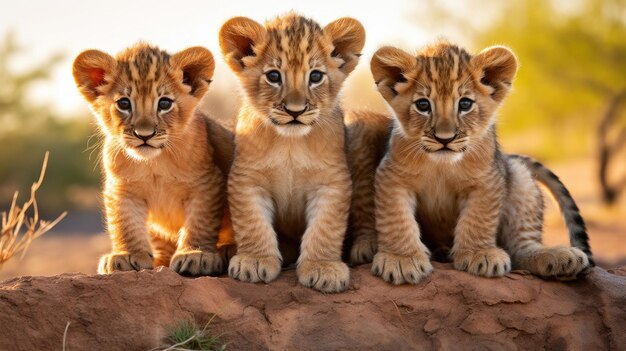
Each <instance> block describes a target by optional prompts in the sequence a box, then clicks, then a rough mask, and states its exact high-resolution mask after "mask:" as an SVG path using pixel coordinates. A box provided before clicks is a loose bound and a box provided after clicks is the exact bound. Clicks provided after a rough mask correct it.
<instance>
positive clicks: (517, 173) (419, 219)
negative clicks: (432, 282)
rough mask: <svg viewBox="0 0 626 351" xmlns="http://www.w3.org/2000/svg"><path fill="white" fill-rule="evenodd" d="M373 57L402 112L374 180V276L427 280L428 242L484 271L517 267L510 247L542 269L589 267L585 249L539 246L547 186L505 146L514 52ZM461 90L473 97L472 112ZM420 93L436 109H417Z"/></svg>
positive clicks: (571, 272) (442, 46)
mask: <svg viewBox="0 0 626 351" xmlns="http://www.w3.org/2000/svg"><path fill="white" fill-rule="evenodd" d="M371 65H372V66H371V67H372V73H373V75H374V79H375V81H376V82H377V87H378V90H379V91H380V93H381V94H382V95H383V97H384V98H385V99H386V100H387V102H388V103H389V104H390V106H391V107H392V108H393V111H394V115H395V116H394V117H395V124H394V127H393V131H392V133H391V140H390V143H389V149H388V152H387V154H386V156H385V157H384V159H383V161H382V163H381V165H380V167H379V168H378V170H377V175H376V181H375V189H376V228H377V230H378V235H379V237H378V253H377V254H376V255H375V257H374V260H373V266H372V271H373V272H374V274H376V275H379V276H382V277H383V279H385V280H387V281H389V282H393V283H395V284H400V283H404V282H408V283H416V282H418V281H420V280H421V279H422V278H423V277H425V276H426V275H427V274H429V273H430V272H431V271H432V265H431V263H430V260H429V250H428V248H427V247H430V248H435V249H436V250H437V251H438V253H444V254H447V253H448V252H449V253H450V256H451V258H452V260H453V263H454V267H455V268H457V269H459V270H465V271H467V272H470V273H472V274H477V275H482V276H487V277H492V276H501V275H503V274H504V273H506V272H508V271H509V270H510V268H511V259H510V258H509V254H510V255H511V258H512V259H513V266H514V267H516V268H520V269H528V270H530V271H531V272H533V273H535V274H538V275H540V276H543V277H563V276H575V275H576V274H578V273H580V272H581V271H583V270H584V269H585V268H586V267H587V265H588V259H587V256H586V255H585V254H584V253H583V252H582V251H581V250H579V249H578V248H571V247H567V248H546V247H544V246H543V245H542V244H541V230H542V222H543V202H542V201H543V200H542V195H541V192H540V191H539V189H538V187H537V184H536V183H535V181H534V179H533V177H532V175H531V173H530V171H529V170H528V168H527V167H526V166H525V165H524V163H523V162H522V161H519V160H515V159H509V158H507V157H505V156H503V155H502V154H501V153H500V151H499V148H498V144H497V139H496V134H495V117H494V115H495V112H496V109H497V107H498V106H499V105H500V104H501V103H502V101H503V99H504V97H505V96H506V94H507V92H508V91H509V89H510V85H511V81H512V80H513V77H514V75H515V72H516V68H517V61H516V59H515V56H514V55H513V53H511V52H510V51H509V50H508V49H506V48H503V47H493V48H489V49H486V50H484V51H483V52H481V53H480V54H478V55H476V56H471V55H469V54H468V53H467V52H466V51H465V50H463V49H461V48H459V47H456V46H454V45H450V44H447V43H439V44H437V45H434V46H432V47H429V48H427V49H425V50H423V51H421V52H419V53H418V55H417V57H414V56H412V55H409V54H407V53H405V52H403V51H401V50H399V49H395V48H391V47H385V48H382V49H380V50H378V51H377V52H376V54H375V55H374V57H373V58H372V64H371ZM463 97H465V98H469V99H471V100H472V101H473V104H472V105H471V109H469V110H468V111H465V112H464V111H461V108H460V107H459V106H460V105H459V104H460V101H461V99H462V98H463ZM421 99H428V101H429V103H430V106H431V107H430V108H431V109H430V111H426V112H424V111H422V112H420V111H419V110H418V104H417V102H419V101H421ZM446 145H447V150H446V149H445V146H446ZM498 244H499V245H498ZM499 246H500V247H499ZM501 247H502V248H504V249H506V252H505V251H504V250H503V249H502V248H501ZM507 252H508V253H507Z"/></svg>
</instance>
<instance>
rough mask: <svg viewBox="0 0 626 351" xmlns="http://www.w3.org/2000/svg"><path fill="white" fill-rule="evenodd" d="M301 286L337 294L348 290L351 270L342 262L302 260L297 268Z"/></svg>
mask: <svg viewBox="0 0 626 351" xmlns="http://www.w3.org/2000/svg"><path fill="white" fill-rule="evenodd" d="M296 273H297V275H298V281H300V284H302V285H304V286H306V287H309V288H313V289H315V290H319V291H321V292H325V293H336V292H341V291H344V290H346V289H347V288H348V282H349V280H350V270H349V269H348V265H346V264H345V263H343V262H341V261H314V260H302V261H301V262H300V263H299V264H298V267H297V268H296Z"/></svg>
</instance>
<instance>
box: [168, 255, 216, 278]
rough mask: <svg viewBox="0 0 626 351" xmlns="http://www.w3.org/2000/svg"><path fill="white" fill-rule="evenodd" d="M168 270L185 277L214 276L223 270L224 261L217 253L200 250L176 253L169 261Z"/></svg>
mask: <svg viewBox="0 0 626 351" xmlns="http://www.w3.org/2000/svg"><path fill="white" fill-rule="evenodd" d="M170 268H171V269H172V270H173V271H174V272H176V273H178V274H180V275H186V276H194V277H197V276H201V275H216V274H221V273H222V272H223V270H224V260H223V259H222V256H221V255H220V254H218V253H217V252H209V251H202V250H186V251H178V252H176V253H175V254H174V256H173V257H172V260H171V261H170Z"/></svg>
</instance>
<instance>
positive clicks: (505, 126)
mask: <svg viewBox="0 0 626 351" xmlns="http://www.w3.org/2000/svg"><path fill="white" fill-rule="evenodd" d="M456 5H457V4H455V6H451V5H450V4H447V6H442V5H441V4H440V3H439V2H434V1H433V2H430V3H429V6H428V8H432V9H434V10H433V13H434V14H436V16H435V18H436V19H434V20H433V19H431V20H430V21H429V22H428V23H429V25H436V24H439V26H442V23H444V24H448V25H449V24H450V23H453V24H455V25H456V26H455V27H456V28H461V33H460V35H457V37H464V38H466V39H467V40H469V41H471V42H472V43H473V44H474V46H475V47H476V48H477V49H482V48H484V47H487V46H490V45H497V44H503V45H507V46H509V47H511V48H512V49H513V50H514V52H515V53H516V54H517V55H518V58H519V61H520V63H521V66H520V70H519V72H518V75H517V77H516V79H515V82H514V83H513V86H514V91H513V93H512V94H511V96H510V97H509V98H508V99H507V102H506V103H505V105H504V106H503V108H502V109H501V111H500V114H501V119H500V132H501V136H502V137H503V138H502V141H503V144H505V147H506V149H507V150H509V151H516V152H524V153H529V154H531V155H534V156H538V157H542V158H555V157H560V158H563V157H580V156H585V155H591V154H593V152H594V149H596V144H599V147H598V149H599V150H597V151H596V152H598V154H599V157H598V163H599V167H598V169H599V171H598V178H599V180H600V181H599V182H600V184H601V186H602V187H603V188H604V190H603V196H604V198H605V199H606V200H610V199H614V198H615V197H616V195H617V193H619V190H618V189H619V188H620V187H623V185H619V184H623V183H624V182H626V180H624V181H622V182H621V183H620V182H619V181H617V182H614V183H613V184H614V185H610V184H609V180H608V178H607V177H608V175H609V174H611V172H610V167H611V165H612V164H613V165H614V164H615V162H617V158H616V157H618V156H617V155H619V152H618V149H619V148H622V147H623V146H624V143H625V141H624V139H625V138H626V129H624V128H625V126H626V108H625V107H626V106H625V105H626V104H625V100H626V97H624V95H625V94H626V0H578V1H567V0H558V1H557V0H553V1H542V0H513V1H506V2H504V1H497V0H490V1H489V0H488V1H485V0H481V1H478V0H473V1H469V2H465V3H464V4H463V5H464V8H463V9H459V7H458V6H456ZM424 12H426V13H428V11H423V10H422V11H420V13H424ZM472 12H475V14H472ZM468 13H469V16H468ZM485 14H487V15H488V18H487V17H485V16H486V15H485ZM451 34H452V36H455V34H459V33H451ZM620 130H621V132H620ZM596 140H599V141H597V142H596Z"/></svg>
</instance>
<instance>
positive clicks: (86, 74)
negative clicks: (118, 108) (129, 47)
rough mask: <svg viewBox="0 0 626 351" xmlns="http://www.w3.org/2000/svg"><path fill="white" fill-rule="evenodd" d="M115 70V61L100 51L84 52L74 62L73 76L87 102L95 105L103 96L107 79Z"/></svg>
mask: <svg viewBox="0 0 626 351" xmlns="http://www.w3.org/2000/svg"><path fill="white" fill-rule="evenodd" d="M114 68H115V59H114V58H113V57H111V56H110V55H109V54H107V53H104V52H102V51H98V50H87V51H83V52H82V53H81V54H80V55H78V56H77V57H76V59H75V60H74V64H73V66H72V74H73V75H74V80H75V81H76V86H77V87H78V90H79V91H80V93H81V94H82V95H83V97H84V98H85V100H87V101H88V102H89V103H93V102H94V101H96V99H97V98H98V97H99V96H101V95H102V94H103V91H102V87H103V86H105V85H106V84H108V82H107V80H106V78H107V75H110V74H111V73H112V71H113V69H114Z"/></svg>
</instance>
